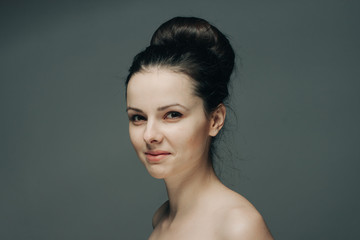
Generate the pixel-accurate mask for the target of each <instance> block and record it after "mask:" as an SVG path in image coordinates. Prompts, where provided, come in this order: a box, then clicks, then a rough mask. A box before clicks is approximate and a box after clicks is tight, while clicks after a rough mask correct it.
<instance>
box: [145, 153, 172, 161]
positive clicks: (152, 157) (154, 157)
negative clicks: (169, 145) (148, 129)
mask: <svg viewBox="0 0 360 240" xmlns="http://www.w3.org/2000/svg"><path fill="white" fill-rule="evenodd" d="M169 155H170V153H169V152H166V151H147V152H145V156H146V159H147V161H148V162H159V161H161V160H162V159H164V158H166V157H167V156H169Z"/></svg>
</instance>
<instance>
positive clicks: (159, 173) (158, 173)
mask: <svg viewBox="0 0 360 240" xmlns="http://www.w3.org/2000/svg"><path fill="white" fill-rule="evenodd" d="M146 169H147V171H148V173H149V174H150V176H152V177H153V178H157V179H164V178H165V176H166V173H165V171H164V169H160V168H159V167H154V166H151V167H148V166H147V167H146Z"/></svg>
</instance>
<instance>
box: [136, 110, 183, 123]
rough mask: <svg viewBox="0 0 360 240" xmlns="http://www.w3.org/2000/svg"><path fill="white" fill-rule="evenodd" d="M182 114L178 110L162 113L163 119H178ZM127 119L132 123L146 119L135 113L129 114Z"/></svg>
mask: <svg viewBox="0 0 360 240" xmlns="http://www.w3.org/2000/svg"><path fill="white" fill-rule="evenodd" d="M182 116H183V114H181V113H179V112H176V111H171V112H167V113H166V114H165V115H164V118H163V119H169V120H173V119H179V118H181V117H182ZM129 120H130V121H131V122H133V123H139V122H140V121H146V118H145V117H144V116H142V115H138V114H135V115H132V116H130V118H129Z"/></svg>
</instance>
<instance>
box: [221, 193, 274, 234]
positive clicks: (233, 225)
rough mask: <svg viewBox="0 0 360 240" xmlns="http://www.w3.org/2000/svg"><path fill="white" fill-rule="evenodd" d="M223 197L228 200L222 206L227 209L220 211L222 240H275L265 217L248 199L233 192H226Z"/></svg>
mask: <svg viewBox="0 0 360 240" xmlns="http://www.w3.org/2000/svg"><path fill="white" fill-rule="evenodd" d="M223 196H226V200H224V202H223V203H222V204H223V206H226V207H224V208H220V209H219V210H220V211H219V212H218V213H219V215H218V219H217V221H218V222H217V225H218V226H219V229H218V233H219V234H220V236H221V239H225V240H233V239H234V240H235V239H236V240H238V239H247V240H252V239H256V240H272V239H273V237H272V236H271V233H270V231H269V229H268V227H267V226H266V223H265V221H264V219H263V217H262V216H261V215H260V213H259V212H258V211H257V210H256V208H255V207H254V206H253V205H252V204H251V203H250V202H249V201H248V200H247V199H246V198H244V197H243V196H241V195H240V194H238V193H236V192H234V191H232V190H227V191H225V193H224V194H223ZM224 199H225V198H224Z"/></svg>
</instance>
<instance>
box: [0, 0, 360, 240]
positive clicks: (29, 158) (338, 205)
mask: <svg viewBox="0 0 360 240" xmlns="http://www.w3.org/2000/svg"><path fill="white" fill-rule="evenodd" d="M359 10H360V4H359V2H358V1H350V0H349V1H346V0H343V1H340V0H338V1H334V0H328V1H325V0H324V1H285V0H284V1H265V0H264V1H251V0H248V1H244V0H243V1H235V0H234V1H201V0H182V1H176V2H175V1H174V2H171V1H140V0H139V1H83V2H80V1H64V0H63V1H57V2H51V1H24V0H23V1H1V3H0V29H1V32H0V67H1V71H0V84H1V85H0V99H1V100H0V101H1V102H0V104H1V105H0V107H1V118H0V126H1V128H0V131H1V132H0V144H1V145H0V148H1V149H0V239H4V240H7V239H9V240H10V239H26V240H28V239H34V240H35V239H36V240H41V239H44V240H49V239H67V240H71V239H76V240H79V239H146V237H147V236H148V235H149V234H150V232H151V217H152V214H153V212H154V211H155V209H156V208H157V207H158V206H159V205H160V204H161V203H162V202H163V201H164V200H166V192H165V188H164V185H163V183H162V181H161V180H155V179H152V178H151V177H150V176H149V175H148V174H147V172H146V170H145V169H144V168H143V167H142V165H141V164H140V163H139V161H138V160H137V158H136V156H135V153H134V151H133V150H132V147H131V144H130V142H129V137H128V130H127V117H126V114H125V108H124V107H125V102H124V86H123V79H124V78H125V77H126V74H127V69H128V67H129V65H130V62H131V60H132V57H133V56H134V55H135V54H136V53H137V52H139V51H140V50H141V49H143V48H144V47H146V46H147V44H148V42H149V40H150V37H151V34H152V32H153V31H154V30H155V29H156V28H157V27H158V26H159V24H161V23H162V22H164V21H165V20H167V19H169V18H171V17H173V16H177V15H182V16H198V17H203V18H205V19H207V20H209V21H210V22H212V23H214V24H215V25H216V26H218V27H219V29H221V30H222V31H223V32H225V33H226V34H227V35H228V36H229V38H230V39H231V42H232V44H233V46H234V48H235V50H236V52H237V55H238V60H239V61H238V67H237V73H236V74H235V75H234V78H233V80H234V83H233V88H232V93H233V97H232V105H231V106H232V109H233V110H234V112H235V113H236V116H237V120H234V116H235V115H234V114H232V116H230V118H233V121H230V122H229V123H230V124H228V126H227V131H225V132H227V134H226V137H225V138H224V142H223V144H222V147H221V149H222V150H224V151H221V152H220V155H221V156H223V159H224V158H225V159H226V161H229V159H232V160H233V162H232V163H231V164H230V163H229V162H226V163H225V165H224V166H227V165H230V167H229V168H227V167H224V169H223V171H222V173H223V174H222V176H224V181H225V182H226V184H228V185H229V186H231V187H232V188H233V189H235V190H236V191H238V192H240V193H241V194H243V195H244V196H245V197H247V198H248V199H249V200H250V201H251V202H252V203H253V204H254V205H255V206H256V207H257V208H258V209H259V211H260V212H261V213H262V215H263V216H264V218H265V220H266V222H267V224H268V225H269V227H270V229H271V231H272V233H273V235H274V236H275V238H276V239H359V238H360V233H359V228H358V226H359V224H360V221H359V218H358V215H359V212H360V211H359V200H360V194H359V187H358V182H359V174H358V171H359V160H360V156H359V155H360V154H359V153H360V150H359V149H360V147H359V143H360V141H359V140H360V139H359V138H360V127H359V123H360V111H359V103H360V95H359V90H360V84H359V74H360V67H359V63H360V61H359V54H360V51H359V42H360V34H359V23H360V21H359V20H360V19H359V18H360V17H359V15H360V14H359ZM240 60H241V62H242V64H240ZM229 149H230V152H229V151H228V150H229ZM231 168H233V170H231ZM235 168H239V170H238V171H237V170H234V169H235Z"/></svg>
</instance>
